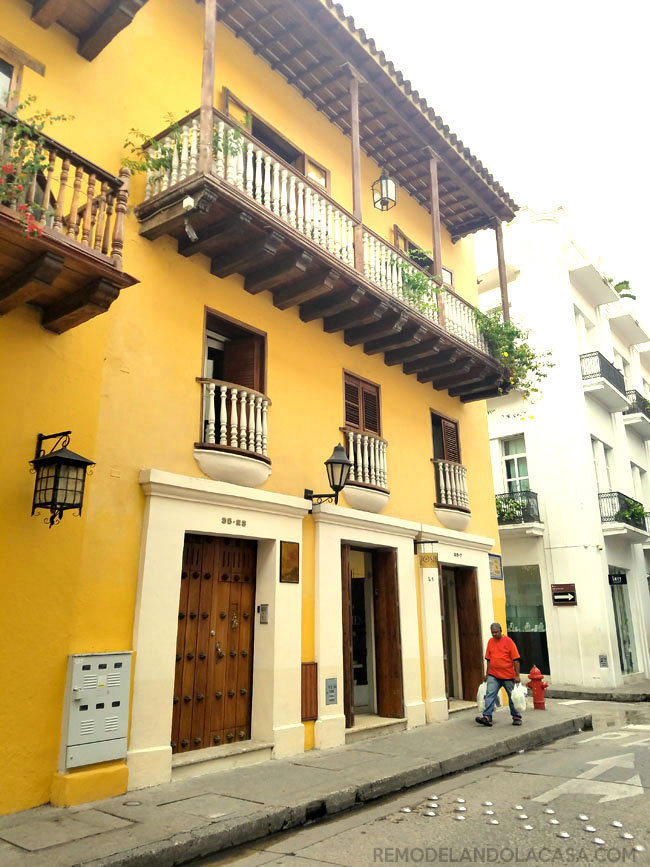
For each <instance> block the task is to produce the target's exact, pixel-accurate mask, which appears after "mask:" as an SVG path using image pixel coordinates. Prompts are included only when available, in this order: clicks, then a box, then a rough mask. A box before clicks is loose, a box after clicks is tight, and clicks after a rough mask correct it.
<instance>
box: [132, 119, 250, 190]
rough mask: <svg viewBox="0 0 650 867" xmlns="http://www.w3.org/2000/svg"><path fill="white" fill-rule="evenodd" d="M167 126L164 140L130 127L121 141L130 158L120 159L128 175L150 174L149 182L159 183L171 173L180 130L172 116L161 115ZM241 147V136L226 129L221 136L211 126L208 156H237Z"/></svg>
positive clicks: (215, 127) (179, 144)
mask: <svg viewBox="0 0 650 867" xmlns="http://www.w3.org/2000/svg"><path fill="white" fill-rule="evenodd" d="M165 121H166V122H167V124H168V130H167V135H166V136H165V138H164V139H156V138H155V136H152V135H149V134H148V133H145V132H143V131H142V130H141V129H137V128H136V127H131V129H130V130H129V132H128V135H127V137H126V140H125V142H124V148H125V149H126V150H127V151H128V153H129V154H130V156H126V157H124V158H123V159H122V165H123V166H126V167H127V168H129V169H130V170H131V171H132V172H151V175H152V180H153V181H154V182H155V181H159V180H161V179H162V177H163V176H164V175H165V174H166V173H167V172H169V171H170V170H171V168H172V163H173V159H174V151H177V152H178V153H179V154H180V152H181V148H182V141H181V128H180V126H179V124H178V121H176V120H175V119H174V116H173V115H172V114H167V115H165ZM243 146H244V137H243V135H242V134H241V132H240V130H238V129H234V128H232V127H229V128H227V129H226V131H225V134H223V135H222V132H221V131H220V130H219V128H218V126H217V124H214V125H213V127H212V153H213V154H216V153H219V152H221V153H223V154H225V155H226V156H237V155H238V154H239V153H240V152H241V150H242V147H243Z"/></svg>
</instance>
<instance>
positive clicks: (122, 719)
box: [59, 651, 131, 771]
mask: <svg viewBox="0 0 650 867" xmlns="http://www.w3.org/2000/svg"><path fill="white" fill-rule="evenodd" d="M130 687H131V651H124V652H121V653H87V654H81V653H74V654H71V655H70V656H68V676H67V680H66V687H65V703H64V707H63V729H62V738H61V753H60V757H59V770H61V771H65V770H67V769H68V768H78V767H80V766H81V765H91V764H94V763H95V762H106V761H109V760H110V759H122V758H124V757H125V756H126V735H127V728H128V724H129V695H130Z"/></svg>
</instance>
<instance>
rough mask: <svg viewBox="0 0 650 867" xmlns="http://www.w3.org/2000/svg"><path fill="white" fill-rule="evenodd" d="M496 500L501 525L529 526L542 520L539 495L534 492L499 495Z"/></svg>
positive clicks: (514, 492)
mask: <svg viewBox="0 0 650 867" xmlns="http://www.w3.org/2000/svg"><path fill="white" fill-rule="evenodd" d="M495 500H496V506H497V521H498V522H499V524H528V523H532V522H533V521H539V520H540V518H539V505H538V503H537V494H536V493H535V492H534V491H513V492H511V493H507V494H497V495H496V497H495Z"/></svg>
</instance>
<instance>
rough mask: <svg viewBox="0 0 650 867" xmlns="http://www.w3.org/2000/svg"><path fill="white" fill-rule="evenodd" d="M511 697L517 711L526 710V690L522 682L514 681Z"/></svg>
mask: <svg viewBox="0 0 650 867" xmlns="http://www.w3.org/2000/svg"><path fill="white" fill-rule="evenodd" d="M511 698H512V703H513V705H514V708H515V710H516V711H517V713H524V711H525V710H526V690H525V688H524V685H523V684H521V683H516V684H515V685H514V687H513V689H512V696H511Z"/></svg>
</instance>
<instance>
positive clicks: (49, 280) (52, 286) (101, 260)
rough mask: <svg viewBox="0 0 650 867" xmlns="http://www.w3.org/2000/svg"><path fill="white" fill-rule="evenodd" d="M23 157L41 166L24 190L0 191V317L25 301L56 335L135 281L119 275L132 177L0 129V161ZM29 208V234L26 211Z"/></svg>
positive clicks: (47, 141)
mask: <svg viewBox="0 0 650 867" xmlns="http://www.w3.org/2000/svg"><path fill="white" fill-rule="evenodd" d="M1 113H2V116H3V117H4V118H5V119H8V118H10V116H9V115H7V114H6V113H5V112H1ZM23 129H24V128H23ZM3 130H4V134H3ZM26 154H30V155H31V156H32V157H33V155H34V154H36V155H39V154H40V155H41V159H42V164H43V165H44V167H45V168H44V170H43V171H39V172H38V173H37V174H35V175H33V176H32V178H31V183H30V184H29V185H28V186H27V188H26V189H23V190H21V191H18V190H17V189H16V188H15V187H13V189H12V190H10V192H9V193H6V194H5V196H4V198H3V197H2V193H0V315H4V314H5V313H8V312H9V311H10V310H12V309H13V308H14V307H17V306H18V305H20V304H30V305H33V306H35V307H38V308H39V309H40V310H41V321H42V324H43V327H44V328H46V329H48V330H49V331H54V332H56V333H57V334H60V333H62V332H64V331H67V330H69V329H70V328H74V327H75V326H77V325H80V324H81V323H83V322H86V321H87V320H88V319H92V318H93V317H94V316H97V315H98V314H100V313H104V312H105V311H106V310H108V308H109V307H110V305H111V304H112V303H113V301H114V300H115V299H116V298H117V297H118V295H119V293H120V290H121V289H123V288H124V287H125V286H131V285H133V284H134V283H136V282H137V280H135V278H133V277H131V276H130V275H129V274H126V273H124V271H123V270H122V247H123V244H124V215H125V213H126V206H127V200H128V195H129V172H128V170H127V169H123V170H122V171H121V173H120V176H119V177H115V176H114V175H111V174H109V173H108V172H106V171H104V169H101V168H99V167H98V166H96V165H94V164H93V163H91V162H89V161H88V160H86V159H85V158H84V157H81V156H79V154H76V153H75V152H74V151H71V150H69V149H68V148H65V147H64V146H63V145H60V144H59V143H58V142H56V141H54V140H53V139H51V138H49V137H48V136H45V135H43V134H42V133H39V132H37V131H33V132H31V131H27V132H21V133H18V134H14V132H13V129H12V127H11V126H9V127H2V126H0V164H1V165H7V164H10V165H12V166H16V167H20V166H21V165H23V164H24V162H23V161H24V160H25V159H26ZM33 205H34V206H36V205H38V207H37V208H36V209H35V210H36V214H37V215H38V216H37V217H35V220H36V226H37V228H36V229H35V230H34V233H33V234H34V236H33V237H28V236H27V234H26V226H25V221H26V217H25V216H24V213H25V212H24V208H25V206H29V207H31V206H33Z"/></svg>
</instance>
